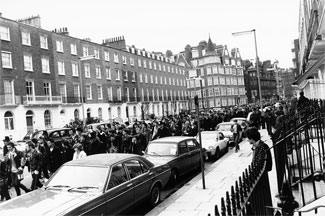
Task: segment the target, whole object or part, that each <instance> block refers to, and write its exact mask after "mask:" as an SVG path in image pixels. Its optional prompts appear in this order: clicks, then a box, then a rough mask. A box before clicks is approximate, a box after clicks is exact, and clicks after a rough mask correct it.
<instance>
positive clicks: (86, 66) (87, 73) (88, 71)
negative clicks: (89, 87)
mask: <svg viewBox="0 0 325 216" xmlns="http://www.w3.org/2000/svg"><path fill="white" fill-rule="evenodd" d="M84 72H85V78H90V64H89V63H84Z"/></svg>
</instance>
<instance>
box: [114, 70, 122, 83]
mask: <svg viewBox="0 0 325 216" xmlns="http://www.w3.org/2000/svg"><path fill="white" fill-rule="evenodd" d="M115 73H116V74H117V75H116V79H115V80H116V81H120V80H121V72H120V70H119V69H115Z"/></svg>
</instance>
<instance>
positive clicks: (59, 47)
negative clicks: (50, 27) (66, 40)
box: [55, 40, 63, 53]
mask: <svg viewBox="0 0 325 216" xmlns="http://www.w3.org/2000/svg"><path fill="white" fill-rule="evenodd" d="M55 44H56V51H57V52H61V53H63V41H62V40H56V42H55Z"/></svg>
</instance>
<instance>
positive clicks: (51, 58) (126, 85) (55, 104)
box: [0, 17, 188, 140]
mask: <svg viewBox="0 0 325 216" xmlns="http://www.w3.org/2000/svg"><path fill="white" fill-rule="evenodd" d="M39 19H40V18H39V17H31V18H29V19H25V20H19V21H13V20H10V19H6V18H3V17H0V50H1V61H0V80H1V82H0V116H1V117H2V118H3V120H2V122H3V123H4V124H0V131H2V133H1V134H0V136H2V137H3V136H7V135H9V136H12V137H13V139H15V140H17V139H21V138H22V137H23V136H24V135H25V134H26V133H27V132H28V131H33V130H35V129H44V128H52V127H62V126H64V125H65V124H67V123H68V122H69V121H70V120H73V119H85V118H89V117H96V118H99V119H101V120H103V121H107V120H110V121H113V120H116V121H127V120H130V121H131V120H134V119H138V120H139V119H141V118H142V117H147V116H148V115H150V114H155V115H156V116H162V115H166V114H173V113H178V112H179V111H180V110H181V109H187V108H188V101H187V89H186V82H185V77H186V76H185V74H186V68H185V67H184V66H182V65H181V64H177V62H176V61H175V58H174V57H173V56H169V57H167V56H166V55H164V54H162V53H154V52H148V51H145V50H144V49H137V48H136V47H134V46H127V45H126V43H125V40H124V37H117V38H111V39H106V40H104V41H103V43H101V44H100V43H94V42H91V41H90V40H88V39H79V38H75V37H71V36H69V32H68V29H67V28H61V29H55V30H54V31H47V30H44V29H42V28H41V27H40V20H39ZM26 23H27V24H26Z"/></svg>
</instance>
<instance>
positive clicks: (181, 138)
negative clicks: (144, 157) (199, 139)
mask: <svg viewBox="0 0 325 216" xmlns="http://www.w3.org/2000/svg"><path fill="white" fill-rule="evenodd" d="M188 139H194V138H193V137H189V136H169V137H163V138H160V139H156V140H153V141H152V143H179V142H182V141H184V140H188Z"/></svg>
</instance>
